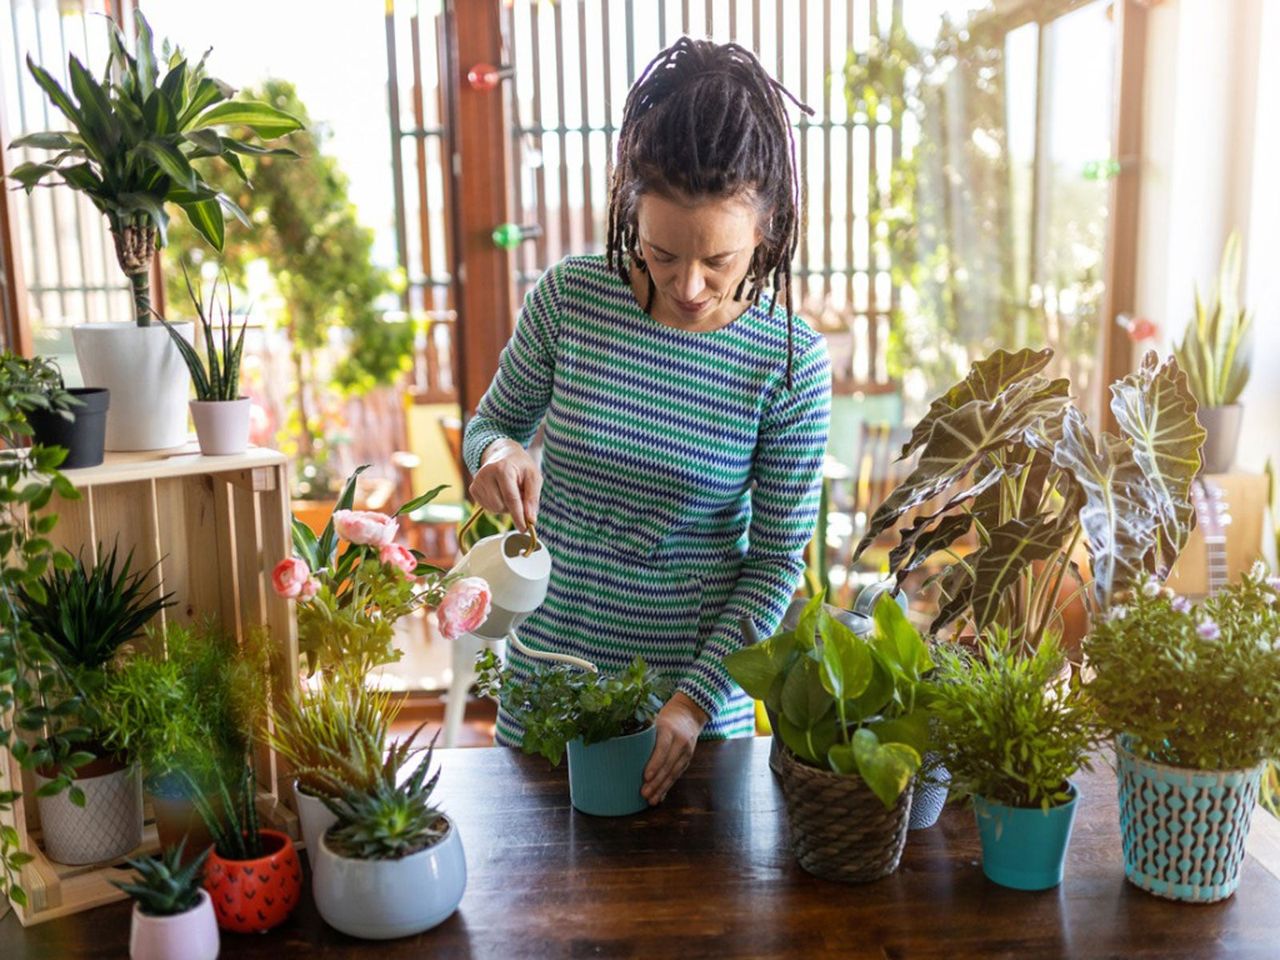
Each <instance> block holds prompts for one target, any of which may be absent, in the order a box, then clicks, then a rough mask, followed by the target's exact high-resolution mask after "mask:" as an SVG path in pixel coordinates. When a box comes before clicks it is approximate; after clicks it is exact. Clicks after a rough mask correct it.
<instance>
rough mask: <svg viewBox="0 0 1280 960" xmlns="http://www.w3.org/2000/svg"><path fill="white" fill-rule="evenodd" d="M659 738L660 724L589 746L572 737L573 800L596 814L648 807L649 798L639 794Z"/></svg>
mask: <svg viewBox="0 0 1280 960" xmlns="http://www.w3.org/2000/svg"><path fill="white" fill-rule="evenodd" d="M657 738H658V728H657V727H654V726H650V727H649V728H648V729H646V730H641V731H640V732H639V733H633V734H630V735H629V736H626V737H614V738H613V739H612V740H605V741H604V742H602V743H593V744H591V745H590V746H587V745H586V744H584V743H583V742H582V741H581V740H580V739H579V740H572V741H570V743H569V800H570V802H571V803H572V804H573V805H574V807H575V808H576V809H578V810H581V811H582V812H583V813H590V814H592V815H593V816H597V817H625V816H626V815H627V814H630V813H639V812H640V811H641V810H643V809H645V808H646V807H647V806H649V802H648V801H647V800H645V798H644V797H642V796H640V785H641V783H642V782H643V781H644V767H645V764H647V763H648V762H649V756H650V754H652V753H653V745H654V743H655V741H656V740H657Z"/></svg>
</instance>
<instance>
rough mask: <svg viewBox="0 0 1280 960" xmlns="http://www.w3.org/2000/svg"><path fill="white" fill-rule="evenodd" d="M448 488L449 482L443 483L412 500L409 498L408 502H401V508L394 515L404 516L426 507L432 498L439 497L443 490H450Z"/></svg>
mask: <svg viewBox="0 0 1280 960" xmlns="http://www.w3.org/2000/svg"><path fill="white" fill-rule="evenodd" d="M448 489H449V485H448V484H447V483H442V484H440V486H438V487H435V488H434V489H432V490H428V491H427V492H426V493H423V494H420V495H419V496H416V497H414V498H413V499H412V500H409V501H407V502H406V503H403V504H401V505H400V509H399V510H397V511H396V512H395V514H393V516H397V517H401V516H404V515H405V514H409V513H413V511H415V510H418V509H420V508H421V507H425V506H426V505H427V504H428V503H430V502H431V501H432V500H434V499H435V498H436V497H438V496H439V495H440V492H441V491H442V490H448Z"/></svg>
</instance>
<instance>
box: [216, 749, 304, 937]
mask: <svg viewBox="0 0 1280 960" xmlns="http://www.w3.org/2000/svg"><path fill="white" fill-rule="evenodd" d="M241 760H242V764H241V768H240V771H239V772H238V773H239V775H237V772H235V771H231V770H223V769H219V770H218V771H217V776H216V794H212V795H206V794H205V793H203V792H202V791H201V790H200V789H197V788H196V787H195V785H194V784H192V785H191V787H192V793H191V796H192V799H194V800H195V802H196V808H197V809H198V810H199V811H200V816H201V818H203V820H204V822H205V826H206V827H207V828H208V830H209V833H210V834H211V835H212V836H213V847H212V848H211V852H210V854H209V868H208V869H207V870H206V871H205V877H204V886H205V889H206V890H208V891H209V896H210V897H212V898H213V912H214V915H215V916H216V917H217V918H218V926H220V927H222V928H223V929H224V930H231V931H233V932H235V933H265V932H266V931H268V930H271V929H272V928H274V927H278V926H279V925H280V924H282V923H284V921H285V920H287V919H288V918H289V914H291V913H292V912H293V910H294V908H295V907H296V906H297V905H298V899H299V898H300V897H301V895H302V863H301V861H300V860H299V859H298V853H297V851H296V850H295V849H294V848H293V841H292V840H290V839H289V837H288V836H287V835H286V834H283V833H281V832H280V831H279V830H269V829H266V828H263V827H262V826H260V825H259V823H258V809H257V777H256V776H255V775H254V771H253V764H252V763H251V762H250V761H249V759H248V757H243V758H241ZM215 797H216V799H217V800H218V801H220V803H219V804H218V805H217V806H215V805H214V802H213V801H214V798H215Z"/></svg>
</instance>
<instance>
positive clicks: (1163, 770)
mask: <svg viewBox="0 0 1280 960" xmlns="http://www.w3.org/2000/svg"><path fill="white" fill-rule="evenodd" d="M1116 766H1117V770H1116V773H1117V777H1116V779H1117V785H1118V789H1119V795H1120V840H1121V843H1122V844H1123V847H1124V875H1125V877H1126V878H1127V879H1128V880H1129V882H1130V883H1132V884H1134V885H1135V886H1138V887H1141V888H1142V889H1143V890H1146V891H1148V892H1150V893H1154V894H1156V895H1157V896H1160V897H1166V898H1167V899H1170V900H1186V901H1190V902H1192V903H1213V902H1215V901H1217V900H1225V899H1226V898H1227V897H1229V896H1231V895H1232V894H1233V893H1235V891H1236V887H1237V886H1239V884H1240V866H1241V864H1242V863H1243V862H1244V853H1245V850H1244V845H1245V840H1246V839H1247V838H1248V836H1249V826H1250V823H1251V821H1252V818H1253V808H1254V807H1255V806H1257V803H1258V780H1259V777H1260V775H1261V773H1262V767H1261V766H1257V767H1254V768H1253V769H1251V770H1189V769H1186V768H1183V767H1170V766H1166V765H1165V764H1161V763H1152V762H1151V761H1150V760H1146V759H1143V758H1141V757H1138V756H1136V755H1135V754H1134V753H1132V752H1131V751H1130V750H1129V749H1128V746H1127V744H1126V742H1125V738H1124V737H1121V738H1120V739H1119V740H1118V741H1117V742H1116Z"/></svg>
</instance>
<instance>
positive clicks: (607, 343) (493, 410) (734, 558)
mask: <svg viewBox="0 0 1280 960" xmlns="http://www.w3.org/2000/svg"><path fill="white" fill-rule="evenodd" d="M794 339H795V359H794V369H793V386H792V389H791V390H788V389H787V385H786V366H787V346H786V342H787V337H786V315H785V311H783V310H782V309H781V308H778V309H775V310H773V311H772V312H771V311H770V308H769V303H768V299H767V298H762V300H761V302H760V303H758V304H756V305H754V306H752V307H750V308H749V309H748V310H747V311H745V312H744V313H743V314H742V315H741V316H740V317H738V318H737V319H736V320H734V321H733V322H732V323H730V324H728V325H727V326H725V327H722V328H720V329H719V330H714V331H708V332H700V333H695V332H690V331H687V330H681V329H678V328H674V327H669V326H666V325H664V324H662V323H659V322H658V321H656V320H654V319H653V318H652V317H650V316H649V315H648V314H646V313H645V312H644V310H642V309H641V307H640V305H639V304H638V303H637V301H636V297H635V295H634V293H633V292H632V290H631V287H630V285H628V284H627V283H625V282H623V280H622V279H621V278H620V277H619V276H618V274H617V273H616V272H614V271H612V270H610V269H609V268H608V267H607V265H606V263H605V260H604V258H603V257H602V256H586V257H570V258H568V259H565V260H563V261H561V262H560V263H559V264H558V265H556V266H555V267H553V268H551V269H550V270H548V271H547V272H546V273H544V274H543V276H542V277H541V278H540V279H539V281H538V283H537V285H536V286H535V287H534V289H533V290H531V291H530V292H529V295H528V296H527V297H526V298H525V302H524V306H523V308H522V309H521V312H520V316H519V320H518V322H517V324H516V331H515V334H514V335H513V337H512V339H511V341H510V342H509V343H508V344H507V345H506V347H505V348H504V349H503V351H502V357H501V360H500V362H499V366H498V373H497V375H496V376H495V377H494V380H493V383H492V384H491V385H490V387H489V389H488V391H487V392H486V393H485V395H484V398H483V399H482V400H481V402H480V406H479V409H478V410H477V412H476V416H475V417H474V418H473V419H472V420H471V422H470V423H469V424H468V426H467V430H466V434H465V437H464V442H463V454H464V457H465V458H466V462H467V466H468V467H469V468H470V469H471V470H472V471H473V472H474V471H475V470H477V469H478V468H479V465H480V459H481V456H482V454H483V453H484V450H485V448H487V447H488V446H489V444H490V443H492V442H493V441H494V440H497V439H499V438H510V439H513V440H515V441H517V442H519V443H521V444H525V445H527V444H528V443H529V442H530V440H531V439H532V438H533V435H534V433H535V432H536V430H537V427H538V425H539V423H543V422H545V435H544V436H545V446H544V451H543V458H542V470H543V487H542V498H541V501H540V503H539V507H538V536H539V538H540V539H543V540H544V541H545V542H546V544H547V547H548V549H549V550H550V551H551V558H552V575H551V583H550V585H549V587H548V591H547V599H546V602H545V603H544V604H543V605H542V607H540V608H539V609H538V610H537V611H536V612H535V613H534V614H533V615H532V616H530V617H529V619H528V620H527V621H525V623H524V625H523V627H522V628H521V629H520V631H519V634H520V639H521V640H523V641H524V642H525V643H526V644H528V645H529V646H531V647H534V648H535V649H543V650H549V651H555V652H559V653H568V654H572V655H574V656H579V657H584V658H586V659H588V660H591V661H593V662H594V663H596V664H597V665H598V666H599V667H600V668H601V670H602V671H606V672H612V671H614V670H617V669H620V668H622V667H624V666H625V665H626V664H627V663H629V662H630V661H631V659H632V658H633V657H634V656H635V655H637V654H639V655H640V656H642V657H644V659H645V662H646V663H647V664H649V666H651V667H653V668H655V669H656V670H658V671H659V672H660V673H661V674H662V675H663V676H664V677H665V678H666V679H667V680H668V682H669V683H671V685H672V686H673V688H674V689H676V690H679V691H682V692H683V693H685V694H686V695H688V696H689V697H690V698H691V699H692V700H693V701H694V702H695V703H697V704H698V705H699V706H700V707H701V708H702V709H703V710H705V711H706V712H707V714H708V715H709V716H710V717H711V721H710V722H709V723H708V724H707V726H706V728H705V729H704V731H703V737H704V738H714V739H719V738H724V737H731V736H745V735H749V734H750V733H751V732H752V731H753V729H754V727H753V719H754V711H753V708H752V704H751V701H750V700H749V699H748V698H747V696H746V694H745V693H743V691H742V690H741V688H739V687H738V686H737V685H736V684H735V683H734V682H733V680H732V679H731V678H730V677H729V675H728V673H727V672H726V671H725V668H724V665H723V662H722V661H723V660H724V657H725V655H726V654H728V653H730V652H731V651H733V650H736V649H737V648H739V647H740V646H741V645H742V644H743V642H744V641H743V636H742V630H741V627H740V625H739V624H740V622H741V618H743V617H751V618H752V620H753V621H754V622H755V626H756V629H757V630H758V631H760V634H761V636H768V635H769V634H770V633H772V632H773V631H774V629H775V628H776V627H777V625H778V622H779V620H780V619H781V617H782V614H783V612H784V611H785V609H786V607H787V604H788V602H789V601H790V600H791V597H792V595H793V593H794V591H795V588H796V585H797V583H798V582H799V580H800V577H801V574H802V573H803V570H804V548H805V545H806V543H807V542H808V540H809V538H810V536H811V534H812V533H813V527H814V520H815V517H816V514H817V505H818V492H819V484H820V477H821V470H822V458H823V453H824V451H825V449H826V441H827V423H828V418H829V414H830V405H831V372H830V363H829V360H828V358H827V351H826V343H825V341H824V340H823V338H822V337H821V336H819V335H818V334H815V333H814V332H813V331H812V330H810V329H809V328H808V327H807V326H806V325H805V324H804V323H803V322H802V321H800V320H798V319H797V321H796V325H795V335H794ZM508 663H509V665H511V666H512V667H514V668H515V669H516V670H517V671H518V672H524V671H527V670H529V669H531V661H530V660H529V659H528V658H526V657H523V656H521V655H520V654H519V653H518V652H517V651H514V650H509V651H508ZM498 739H499V741H500V742H503V743H508V744H519V742H520V741H521V739H522V732H521V731H520V729H519V727H518V726H517V725H516V724H514V723H513V722H512V720H511V718H510V717H509V716H506V715H505V714H500V716H499V722H498Z"/></svg>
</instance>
